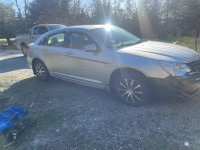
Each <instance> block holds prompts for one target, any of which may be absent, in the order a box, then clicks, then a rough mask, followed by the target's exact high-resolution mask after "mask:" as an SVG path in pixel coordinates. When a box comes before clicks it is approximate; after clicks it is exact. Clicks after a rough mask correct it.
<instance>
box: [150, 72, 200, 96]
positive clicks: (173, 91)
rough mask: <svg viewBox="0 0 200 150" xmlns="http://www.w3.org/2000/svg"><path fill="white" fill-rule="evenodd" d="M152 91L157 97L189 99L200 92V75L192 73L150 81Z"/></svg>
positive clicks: (151, 79)
mask: <svg viewBox="0 0 200 150" xmlns="http://www.w3.org/2000/svg"><path fill="white" fill-rule="evenodd" d="M149 81H150V84H151V87H152V88H151V90H152V92H153V93H154V95H156V96H162V97H163V96H165V98H172V97H179V98H183V99H188V98H191V97H193V96H194V95H196V94H198V93H199V91H200V73H196V72H191V73H188V74H186V75H185V76H183V77H173V76H169V77H167V78H165V79H155V78H150V79H149Z"/></svg>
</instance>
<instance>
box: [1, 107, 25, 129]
mask: <svg viewBox="0 0 200 150" xmlns="http://www.w3.org/2000/svg"><path fill="white" fill-rule="evenodd" d="M25 113H26V110H25V109H23V108H20V107H17V106H11V107H10V108H8V109H6V110H4V112H3V113H0V132H2V131H4V130H5V129H7V128H10V127H11V126H12V125H13V123H12V122H11V121H12V120H14V119H21V118H22V117H24V115H25Z"/></svg>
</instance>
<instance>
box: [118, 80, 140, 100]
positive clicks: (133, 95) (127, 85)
mask: <svg viewBox="0 0 200 150" xmlns="http://www.w3.org/2000/svg"><path fill="white" fill-rule="evenodd" d="M118 90H119V93H120V96H121V98H122V99H124V100H125V101H126V102H131V103H135V102H136V101H141V100H142V96H143V94H144V93H143V91H142V88H141V85H140V84H139V83H138V82H136V81H135V80H133V79H127V78H125V79H122V80H121V82H120V85H119V88H118Z"/></svg>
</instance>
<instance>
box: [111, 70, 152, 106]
mask: <svg viewBox="0 0 200 150" xmlns="http://www.w3.org/2000/svg"><path fill="white" fill-rule="evenodd" d="M122 72H123V73H119V74H118V75H117V76H116V77H115V78H114V79H113V81H112V85H111V88H112V91H113V92H114V95H115V96H117V98H118V99H120V100H121V101H122V102H123V103H125V104H128V105H132V106H141V105H145V104H147V103H148V102H149V101H150V99H151V96H150V95H151V92H150V88H149V84H148V81H147V79H146V77H144V76H143V75H142V74H140V73H138V72H127V71H122Z"/></svg>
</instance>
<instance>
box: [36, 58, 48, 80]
mask: <svg viewBox="0 0 200 150" xmlns="http://www.w3.org/2000/svg"><path fill="white" fill-rule="evenodd" d="M33 71H34V73H35V74H36V76H37V78H38V79H39V80H41V81H49V80H50V74H49V71H48V69H47V67H46V65H45V64H44V63H43V62H42V61H39V60H38V61H36V62H35V63H34V66H33Z"/></svg>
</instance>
